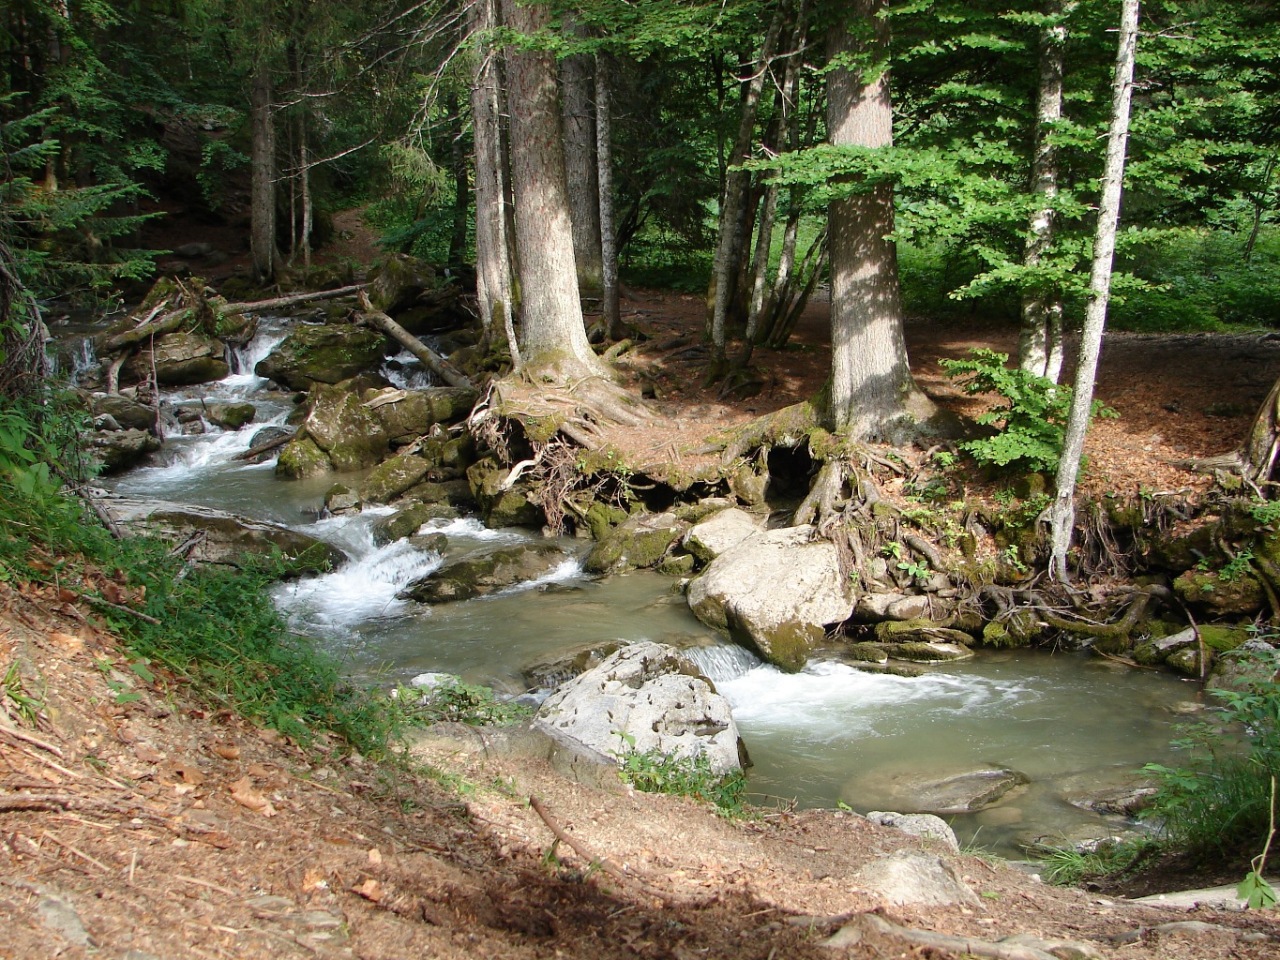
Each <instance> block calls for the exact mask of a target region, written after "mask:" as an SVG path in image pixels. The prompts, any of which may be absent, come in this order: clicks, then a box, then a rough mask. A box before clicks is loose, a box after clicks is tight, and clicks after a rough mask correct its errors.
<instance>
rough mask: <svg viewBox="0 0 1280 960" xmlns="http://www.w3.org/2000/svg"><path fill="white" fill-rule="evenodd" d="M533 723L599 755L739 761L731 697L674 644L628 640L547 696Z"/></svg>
mask: <svg viewBox="0 0 1280 960" xmlns="http://www.w3.org/2000/svg"><path fill="white" fill-rule="evenodd" d="M534 726H535V727H536V728H538V729H541V730H543V731H545V732H546V733H548V734H550V735H551V736H553V737H555V738H557V739H559V740H562V741H567V742H570V743H572V744H573V745H574V746H575V747H577V748H578V749H579V750H581V751H583V752H585V753H588V754H590V755H592V756H593V757H595V758H596V759H598V760H599V761H600V762H602V763H610V762H612V763H621V762H622V760H623V758H624V757H625V755H626V754H627V753H628V752H630V751H633V750H634V751H636V752H639V753H650V752H654V753H660V754H663V755H666V756H675V757H684V758H690V759H691V758H694V757H697V756H700V755H701V756H705V757H706V758H707V760H708V762H709V764H710V767H711V770H712V772H714V773H717V774H726V773H730V772H732V771H734V770H740V769H741V768H742V761H741V758H740V754H739V745H738V727H737V725H736V724H735V723H734V721H733V715H732V714H731V713H730V710H729V703H728V701H727V700H725V699H724V697H722V696H720V695H719V694H718V693H716V692H715V689H714V687H713V686H712V685H711V682H710V681H709V680H707V679H706V678H705V677H703V676H702V674H701V673H700V672H699V670H698V668H697V666H696V665H695V664H694V663H693V662H692V661H691V660H689V659H688V658H687V657H685V656H683V655H682V654H681V653H680V652H679V651H677V650H676V649H675V648H674V647H669V646H666V645H664V644H660V643H651V642H648V641H645V642H642V643H633V644H629V645H627V646H625V647H623V648H622V649H621V650H619V651H618V652H617V653H614V654H612V655H611V656H609V657H607V658H605V660H604V662H603V663H601V664H600V665H599V666H597V667H595V668H594V669H592V670H589V671H587V672H586V673H584V674H582V675H581V676H579V677H577V678H575V679H573V680H570V681H568V682H567V683H565V684H564V685H563V686H561V687H560V688H559V689H558V690H556V692H555V693H553V694H552V695H551V696H550V697H548V698H547V699H546V701H545V702H544V703H543V705H542V707H541V709H539V711H538V715H537V716H536V717H535V718H534Z"/></svg>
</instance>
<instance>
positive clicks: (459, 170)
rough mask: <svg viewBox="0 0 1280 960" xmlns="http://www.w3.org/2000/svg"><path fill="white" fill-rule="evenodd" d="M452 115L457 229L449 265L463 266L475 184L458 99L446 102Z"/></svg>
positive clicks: (452, 232)
mask: <svg viewBox="0 0 1280 960" xmlns="http://www.w3.org/2000/svg"><path fill="white" fill-rule="evenodd" d="M445 109H447V110H448V111H449V117H450V120H449V127H450V130H449V132H450V137H449V159H450V161H451V163H452V164H453V229H452V230H450V232H449V265H450V266H455V267H456V266H459V265H461V264H462V263H465V262H466V258H467V214H468V213H470V212H471V184H470V181H469V180H468V178H467V154H466V150H465V149H464V145H463V142H462V111H461V110H460V109H459V107H458V95H457V94H456V93H453V92H450V93H449V95H448V97H447V99H446V100H445Z"/></svg>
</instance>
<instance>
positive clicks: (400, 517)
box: [372, 503, 443, 552]
mask: <svg viewBox="0 0 1280 960" xmlns="http://www.w3.org/2000/svg"><path fill="white" fill-rule="evenodd" d="M439 516H440V508H439V507H438V506H436V505H435V504H433V503H411V504H409V506H407V507H405V508H404V509H402V510H397V511H396V512H395V513H393V514H391V516H389V517H382V518H381V519H379V520H377V521H375V522H374V524H373V530H372V533H373V542H374V543H376V544H377V545H378V546H380V547H381V546H384V545H385V544H388V543H391V542H392V541H393V540H400V539H403V538H404V537H411V536H413V535H414V534H416V533H417V532H418V531H419V530H420V529H422V525H423V524H424V523H426V522H427V521H428V520H435V519H437V518H439ZM440 536H443V534H440ZM440 552H443V551H440Z"/></svg>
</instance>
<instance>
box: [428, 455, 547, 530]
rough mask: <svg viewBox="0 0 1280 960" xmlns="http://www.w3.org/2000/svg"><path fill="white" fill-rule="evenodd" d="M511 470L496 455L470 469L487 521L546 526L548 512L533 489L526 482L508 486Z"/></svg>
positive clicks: (497, 524)
mask: <svg viewBox="0 0 1280 960" xmlns="http://www.w3.org/2000/svg"><path fill="white" fill-rule="evenodd" d="M510 473H511V470H510V468H508V467H504V466H503V465H502V464H500V463H498V461H497V460H495V459H493V458H492V457H486V458H485V459H483V460H478V461H476V462H475V463H473V464H472V465H471V466H470V467H468V468H467V482H468V483H469V484H470V486H471V494H472V496H473V497H474V499H475V502H476V503H477V504H478V505H479V507H480V510H481V512H482V513H483V514H484V522H485V524H486V525H487V526H490V527H495V528H497V527H540V526H542V522H543V520H544V518H545V516H546V515H545V514H544V513H543V512H542V508H541V507H540V506H538V505H537V504H536V503H535V502H534V501H533V500H532V499H531V494H532V489H531V488H530V487H529V485H528V484H527V483H524V482H523V481H517V482H516V483H514V484H512V485H511V486H506V480H507V477H508V475H509V474H510ZM424 499H425V498H424Z"/></svg>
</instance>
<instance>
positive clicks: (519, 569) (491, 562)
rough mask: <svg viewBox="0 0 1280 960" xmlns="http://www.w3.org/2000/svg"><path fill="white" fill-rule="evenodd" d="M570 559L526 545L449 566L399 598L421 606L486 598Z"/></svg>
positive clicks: (555, 549) (556, 551)
mask: <svg viewBox="0 0 1280 960" xmlns="http://www.w3.org/2000/svg"><path fill="white" fill-rule="evenodd" d="M567 558H568V554H566V553H565V552H564V551H563V550H561V549H560V548H559V547H554V546H551V545H549V544H524V545H521V546H518V547H507V548H505V549H502V550H494V551H493V552H492V553H487V554H484V555H483V556H478V557H467V558H464V559H462V560H455V561H454V562H452V563H449V564H446V565H445V566H443V567H441V568H440V569H439V570H436V571H435V572H434V573H432V574H430V575H429V576H427V577H425V578H423V579H422V580H419V581H417V582H415V583H412V584H410V585H409V586H408V587H407V588H406V589H405V590H404V591H402V592H401V594H400V596H401V597H402V598H404V599H409V600H417V601H418V602H419V603H447V602H450V601H457V600H470V599H472V598H474V597H480V596H485V595H486V594H490V593H495V592H496V591H498V590H504V589H506V588H507V587H512V586H515V585H516V584H518V583H525V582H527V581H530V580H536V579H538V578H539V577H541V576H545V575H546V574H548V573H550V572H551V571H552V570H554V569H556V567H558V566H559V565H560V564H561V563H563V562H564V561H565V560H566V559H567Z"/></svg>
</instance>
